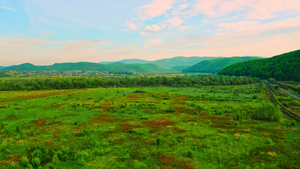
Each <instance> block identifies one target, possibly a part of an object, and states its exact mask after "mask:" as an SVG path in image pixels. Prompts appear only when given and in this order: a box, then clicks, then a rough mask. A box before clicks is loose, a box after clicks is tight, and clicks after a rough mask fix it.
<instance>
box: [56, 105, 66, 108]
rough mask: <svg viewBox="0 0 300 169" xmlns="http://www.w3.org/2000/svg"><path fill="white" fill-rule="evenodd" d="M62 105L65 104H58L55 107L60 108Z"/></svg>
mask: <svg viewBox="0 0 300 169" xmlns="http://www.w3.org/2000/svg"><path fill="white" fill-rule="evenodd" d="M62 106H64V104H57V105H55V106H54V107H55V108H60V107H62Z"/></svg>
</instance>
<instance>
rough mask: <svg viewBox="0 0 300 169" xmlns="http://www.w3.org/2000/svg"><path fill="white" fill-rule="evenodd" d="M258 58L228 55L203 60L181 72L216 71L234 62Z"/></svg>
mask: <svg viewBox="0 0 300 169" xmlns="http://www.w3.org/2000/svg"><path fill="white" fill-rule="evenodd" d="M254 59H259V58H258V57H230V58H219V59H213V60H204V61H202V62H199V63H197V64H195V65H193V66H191V67H188V68H186V69H184V70H182V72H183V73H218V72H219V71H220V70H222V69H223V68H224V67H226V66H229V65H232V64H234V63H239V62H245V61H249V60H254Z"/></svg>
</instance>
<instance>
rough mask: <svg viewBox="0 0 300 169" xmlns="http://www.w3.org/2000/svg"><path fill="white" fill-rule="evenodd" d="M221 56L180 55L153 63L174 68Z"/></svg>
mask: <svg viewBox="0 0 300 169" xmlns="http://www.w3.org/2000/svg"><path fill="white" fill-rule="evenodd" d="M216 58H219V57H196V56H193V57H183V56H178V57H174V58H168V59H161V60H156V61H153V62H152V63H153V64H156V65H158V66H160V67H165V68H173V67H175V66H183V65H188V66H192V65H194V64H196V63H198V62H201V61H204V60H211V59H216Z"/></svg>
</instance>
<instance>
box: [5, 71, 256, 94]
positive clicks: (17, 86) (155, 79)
mask: <svg viewBox="0 0 300 169" xmlns="http://www.w3.org/2000/svg"><path fill="white" fill-rule="evenodd" d="M254 82H257V79H255V78H254V79H253V78H249V77H235V76H232V77H230V76H211V75H202V76H201V75H191V76H173V77H171V76H150V77H147V76H136V77H129V76H125V77H112V78H98V77H94V78H86V77H81V78H78V77H76V78H55V79H23V80H22V79H17V80H2V81H0V91H14V90H51V89H85V88H97V87H148V86H153V87H155V86H170V87H199V86H201V85H202V86H209V85H242V84H250V83H254Z"/></svg>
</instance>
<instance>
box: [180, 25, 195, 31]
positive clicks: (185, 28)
mask: <svg viewBox="0 0 300 169" xmlns="http://www.w3.org/2000/svg"><path fill="white" fill-rule="evenodd" d="M193 28H194V27H193V26H181V27H179V30H187V29H193Z"/></svg>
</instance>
